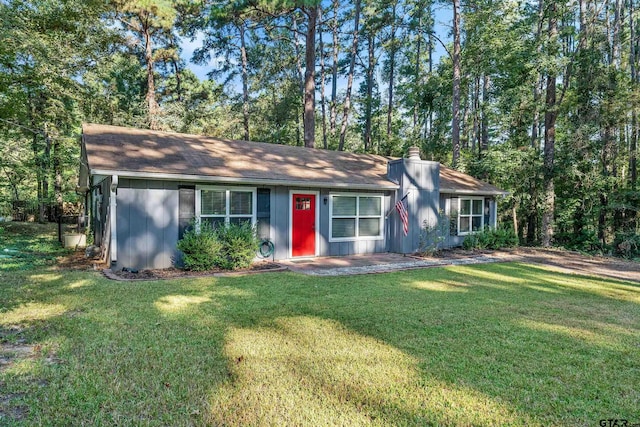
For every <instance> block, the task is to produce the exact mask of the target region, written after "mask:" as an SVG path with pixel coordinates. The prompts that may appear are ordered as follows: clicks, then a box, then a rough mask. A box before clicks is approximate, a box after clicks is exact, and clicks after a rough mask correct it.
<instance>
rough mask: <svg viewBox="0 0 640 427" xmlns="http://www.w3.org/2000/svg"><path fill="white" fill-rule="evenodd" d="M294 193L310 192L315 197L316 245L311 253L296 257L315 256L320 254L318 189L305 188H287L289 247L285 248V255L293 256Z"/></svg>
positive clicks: (303, 193)
mask: <svg viewBox="0 0 640 427" xmlns="http://www.w3.org/2000/svg"><path fill="white" fill-rule="evenodd" d="M294 194H302V195H305V194H312V195H314V196H315V198H316V205H315V209H316V215H315V224H314V227H315V230H316V235H315V239H316V245H315V246H316V247H315V252H314V254H313V255H305V256H297V257H295V258H296V259H298V258H308V257H317V256H318V255H319V254H320V192H319V191H307V190H289V248H288V249H287V256H288V257H289V258H290V259H291V258H294V256H293V195H294Z"/></svg>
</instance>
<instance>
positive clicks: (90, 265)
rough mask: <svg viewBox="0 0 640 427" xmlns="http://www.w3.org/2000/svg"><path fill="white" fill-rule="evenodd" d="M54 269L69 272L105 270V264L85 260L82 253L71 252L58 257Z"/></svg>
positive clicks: (88, 259) (90, 259)
mask: <svg viewBox="0 0 640 427" xmlns="http://www.w3.org/2000/svg"><path fill="white" fill-rule="evenodd" d="M56 268H58V269H60V270H71V271H87V270H102V269H103V268H106V264H104V263H102V261H100V260H95V259H92V258H87V257H86V256H85V252H84V251H73V252H69V253H68V254H66V255H64V256H61V257H58V259H57V262H56Z"/></svg>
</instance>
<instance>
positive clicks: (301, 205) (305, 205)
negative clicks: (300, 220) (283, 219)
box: [296, 197, 311, 211]
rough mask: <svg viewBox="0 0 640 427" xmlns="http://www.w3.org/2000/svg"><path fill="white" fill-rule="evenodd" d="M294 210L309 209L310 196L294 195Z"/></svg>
mask: <svg viewBox="0 0 640 427" xmlns="http://www.w3.org/2000/svg"><path fill="white" fill-rule="evenodd" d="M296 210H297V211H310V210H311V198H310V197H296Z"/></svg>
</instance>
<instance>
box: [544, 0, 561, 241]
mask: <svg viewBox="0 0 640 427" xmlns="http://www.w3.org/2000/svg"><path fill="white" fill-rule="evenodd" d="M547 10H548V15H549V16H548V21H549V24H548V29H547V36H548V49H549V51H548V55H549V57H552V58H553V57H556V56H557V54H558V47H557V42H558V41H557V39H558V16H557V13H558V9H557V6H556V2H555V1H552V0H551V1H549V3H548V5H547ZM556 79H557V75H556V70H555V69H554V67H553V66H552V67H550V68H549V70H548V71H547V89H546V101H545V114H544V154H543V155H544V168H543V192H544V204H543V209H542V246H544V247H549V246H551V243H552V239H553V221H554V213H555V186H554V178H555V173H554V172H555V170H554V160H555V143H556V118H557V116H558V105H557V103H556V100H557V99H556Z"/></svg>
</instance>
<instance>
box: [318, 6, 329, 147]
mask: <svg viewBox="0 0 640 427" xmlns="http://www.w3.org/2000/svg"><path fill="white" fill-rule="evenodd" d="M323 24H324V23H323V21H322V6H318V44H319V47H320V108H321V110H322V147H323V148H324V149H325V150H326V149H328V148H329V146H328V144H327V110H326V98H325V96H324V92H325V80H326V73H325V69H324V42H323V40H322V25H323Z"/></svg>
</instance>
